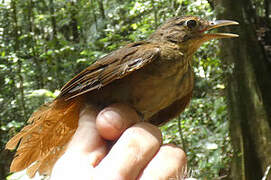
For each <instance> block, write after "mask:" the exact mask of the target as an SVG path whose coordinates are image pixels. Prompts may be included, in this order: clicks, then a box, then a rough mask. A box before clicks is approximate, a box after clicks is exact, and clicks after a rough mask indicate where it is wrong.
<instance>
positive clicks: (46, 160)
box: [6, 98, 83, 177]
mask: <svg viewBox="0 0 271 180" xmlns="http://www.w3.org/2000/svg"><path fill="white" fill-rule="evenodd" d="M82 105H83V101H82V100H81V99H79V98H75V99H72V100H70V101H64V100H63V99H56V100H55V101H53V102H52V103H49V104H46V105H44V106H42V107H41V108H40V109H39V110H38V111H36V112H35V113H33V115H32V116H31V117H30V119H29V120H28V123H29V124H28V125H27V126H26V127H24V128H23V129H22V130H21V131H20V132H19V133H18V134H17V135H15V136H14V137H13V138H12V139H10V140H9V142H8V143H7V144H6V149H15V148H16V146H17V145H18V143H19V147H18V149H17V152H16V154H15V157H14V159H13V161H12V163H11V166H10V171H11V172H17V171H21V170H23V169H25V168H27V167H29V166H30V167H29V168H28V170H27V174H28V175H29V176H30V177H33V176H34V175H35V174H36V172H37V171H38V172H39V173H40V174H50V173H51V170H52V167H53V166H54V164H55V162H56V160H57V159H58V158H59V157H60V156H61V155H62V154H63V153H64V152H65V148H66V145H67V143H68V142H69V140H70V139H71V137H72V136H73V134H74V132H75V130H76V128H77V125H78V118H79V112H80V108H81V106H82Z"/></svg>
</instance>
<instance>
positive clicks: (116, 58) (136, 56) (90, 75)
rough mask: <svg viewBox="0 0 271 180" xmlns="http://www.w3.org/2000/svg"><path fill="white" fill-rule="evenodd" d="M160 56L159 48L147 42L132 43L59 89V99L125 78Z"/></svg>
mask: <svg viewBox="0 0 271 180" xmlns="http://www.w3.org/2000/svg"><path fill="white" fill-rule="evenodd" d="M159 56H160V48H159V46H158V45H156V44H153V43H152V44H150V43H148V42H140V43H132V44H129V45H127V46H125V47H123V48H121V49H119V50H117V51H114V52H112V53H111V54H109V55H107V56H105V57H103V58H102V59H100V60H98V61H96V62H95V63H94V64H92V65H90V66H89V67H87V68H86V69H85V70H83V71H82V72H81V73H79V74H78V75H77V76H75V77H74V78H73V79H72V80H70V81H69V82H68V83H67V84H65V85H64V86H63V88H62V89H61V93H60V95H59V97H63V96H66V99H71V98H74V97H77V96H79V95H82V94H85V93H87V92H90V91H92V90H95V89H99V88H101V87H103V86H105V85H107V84H109V83H111V82H112V81H114V80H116V79H120V78H122V77H124V76H127V75H128V74H129V73H131V72H133V71H135V70H137V69H140V68H141V67H143V66H145V65H146V64H148V63H150V62H152V61H153V60H155V59H157V58H158V57H159Z"/></svg>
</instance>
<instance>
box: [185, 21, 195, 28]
mask: <svg viewBox="0 0 271 180" xmlns="http://www.w3.org/2000/svg"><path fill="white" fill-rule="evenodd" d="M186 26H187V27H189V28H190V29H193V28H194V27H196V26H197V21H195V20H188V21H186Z"/></svg>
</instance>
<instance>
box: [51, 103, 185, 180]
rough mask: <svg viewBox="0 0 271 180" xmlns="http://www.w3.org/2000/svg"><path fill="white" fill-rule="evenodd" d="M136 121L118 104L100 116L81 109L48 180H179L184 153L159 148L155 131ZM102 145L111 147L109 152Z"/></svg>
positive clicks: (132, 113) (90, 109) (92, 110)
mask: <svg viewBox="0 0 271 180" xmlns="http://www.w3.org/2000/svg"><path fill="white" fill-rule="evenodd" d="M139 121H140V118H139V117H138V115H137V113H136V112H135V111H134V110H133V109H131V108H130V107H128V106H126V105H123V104H113V105H111V106H110V107H107V108H105V109H103V110H102V111H100V112H99V111H98V110H97V109H96V108H94V107H90V106H88V107H86V108H85V109H83V110H82V112H81V114H80V119H79V124H78V128H77V130H76V133H75V135H74V136H73V138H72V140H71V141H70V143H69V145H68V147H67V150H66V152H65V153H64V155H63V156H62V157H61V158H60V159H59V160H58V161H57V163H56V164H55V166H54V169H53V172H52V175H51V180H60V179H65V180H69V179H73V180H74V179H80V180H84V179H88V180H89V179H94V180H95V179H98V180H103V179H106V180H126V179H127V180H132V179H140V180H143V179H147V180H150V179H155V180H158V179H161V180H163V179H165V180H167V179H172V180H173V179H176V180H177V179H181V177H182V176H183V175H182V173H183V172H184V169H185V166H186V158H185V154H184V152H183V151H182V150H181V149H180V148H178V147H176V146H174V145H161V143H162V137H161V132H160V130H159V129H158V128H157V127H155V126H153V125H151V124H149V123H139ZM108 140H110V141H111V142H112V141H116V142H115V144H114V145H113V146H112V147H110V141H108ZM111 144H112V143H111Z"/></svg>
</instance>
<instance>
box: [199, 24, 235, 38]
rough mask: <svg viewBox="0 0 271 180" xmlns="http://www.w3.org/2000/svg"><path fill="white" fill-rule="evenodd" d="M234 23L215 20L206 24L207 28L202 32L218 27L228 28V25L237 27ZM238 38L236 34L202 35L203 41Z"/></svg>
mask: <svg viewBox="0 0 271 180" xmlns="http://www.w3.org/2000/svg"><path fill="white" fill-rule="evenodd" d="M238 24H239V23H238V22H236V21H230V20H216V21H210V22H208V24H207V26H206V27H205V28H204V30H203V32H206V31H209V30H211V29H215V28H218V27H223V26H229V25H238ZM236 37H239V35H237V34H232V33H206V34H204V39H205V38H206V39H209V40H210V39H220V38H236Z"/></svg>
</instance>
